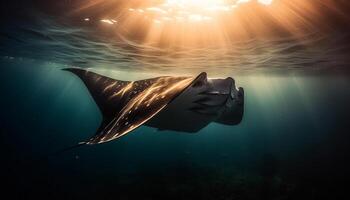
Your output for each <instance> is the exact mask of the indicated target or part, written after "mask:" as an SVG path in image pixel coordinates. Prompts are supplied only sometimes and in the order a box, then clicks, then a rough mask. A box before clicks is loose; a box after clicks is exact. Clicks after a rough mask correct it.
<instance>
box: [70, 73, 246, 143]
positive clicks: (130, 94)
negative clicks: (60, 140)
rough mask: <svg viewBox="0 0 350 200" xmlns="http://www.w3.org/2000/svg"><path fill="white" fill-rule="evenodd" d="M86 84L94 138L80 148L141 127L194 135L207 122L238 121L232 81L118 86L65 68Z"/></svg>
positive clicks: (165, 80) (167, 80) (168, 79)
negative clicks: (94, 109)
mask: <svg viewBox="0 0 350 200" xmlns="http://www.w3.org/2000/svg"><path fill="white" fill-rule="evenodd" d="M63 70H65V71H70V72H72V73H74V74H75V75H77V76H78V77H79V78H80V79H81V80H82V81H83V82H84V84H85V85H86V87H87V89H88V90H89V92H90V94H91V96H92V97H93V99H94V100H95V102H96V104H97V106H98V107H99V109H100V110H101V112H102V115H103V120H102V123H101V125H100V127H99V128H98V130H97V132H96V134H95V135H94V136H93V137H92V138H90V139H89V140H87V141H85V142H81V143H80V144H98V143H104V142H108V141H111V140H114V139H117V138H119V137H121V136H123V135H125V134H127V133H129V132H130V131H132V130H134V129H136V128H138V127H139V126H141V125H147V126H151V127H156V128H158V129H159V130H175V131H183V132H197V131H199V130H200V129H202V128H203V127H205V126H206V125H207V124H209V123H210V122H212V121H215V122H218V123H222V124H228V125H234V124H238V123H239V122H240V121H241V119H242V116H243V89H242V88H240V89H239V90H237V89H236V87H235V84H234V80H233V79H232V78H227V79H209V80H208V79H207V75H206V73H204V72H203V73H201V74H199V75H198V76H197V77H173V76H162V77H157V78H152V79H145V80H139V81H120V80H115V79H112V78H109V77H106V76H102V75H99V74H97V73H94V72H91V71H87V70H85V69H81V68H66V69H63Z"/></svg>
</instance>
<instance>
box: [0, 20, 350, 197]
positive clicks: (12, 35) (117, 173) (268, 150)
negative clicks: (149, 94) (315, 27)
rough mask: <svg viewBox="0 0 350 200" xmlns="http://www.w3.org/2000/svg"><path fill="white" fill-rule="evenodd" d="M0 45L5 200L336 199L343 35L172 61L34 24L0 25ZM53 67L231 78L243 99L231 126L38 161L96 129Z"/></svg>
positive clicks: (147, 134) (184, 54) (85, 99)
mask: <svg viewBox="0 0 350 200" xmlns="http://www.w3.org/2000/svg"><path fill="white" fill-rule="evenodd" d="M0 37H1V40H0V44H1V46H0V56H1V58H0V75H1V84H0V91H1V98H0V105H1V106H2V109H1V112H0V113H1V114H0V117H1V120H0V125H1V126H0V132H1V140H0V141H1V142H0V146H1V158H2V162H1V176H2V177H4V178H3V180H4V181H3V182H4V183H5V184H6V187H5V191H7V192H9V193H10V194H11V195H12V197H13V198H14V199H16V198H18V199H22V198H25V197H29V196H33V197H37V198H40V197H46V198H49V199H62V198H63V199H73V198H75V199H81V198H88V199H160V198H162V199H164V198H165V199H319V198H321V197H328V198H329V199H336V198H337V196H340V194H342V192H344V191H346V190H344V189H343V186H344V185H345V183H346V182H347V181H348V177H349V175H350V174H349V170H348V169H349V167H350V166H349V164H348V162H347V160H348V159H349V157H350V155H349V152H350V151H349V141H350V140H349V139H350V138H349V135H348V132H349V130H350V127H349V122H348V121H349V119H350V114H349V111H350V106H349V102H350V89H349V88H350V78H349V73H348V69H349V60H348V50H349V47H350V46H349V43H348V41H349V34H348V33H346V32H341V31H335V32H333V33H329V34H324V33H322V34H321V33H317V32H314V33H309V34H307V35H305V37H303V38H301V39H299V40H298V41H297V40H295V39H292V38H290V37H286V38H278V39H251V40H249V41H244V42H239V43H235V44H233V45H232V46H231V47H230V48H228V49H227V48H226V49H221V48H216V47H215V46H214V47H208V48H199V49H191V48H187V49H186V48H184V49H182V50H181V51H175V52H174V51H169V49H168V50H164V49H162V48H156V47H152V46H142V45H138V44H137V43H134V42H131V41H128V40H118V41H111V40H108V39H106V37H104V36H101V35H98V36H95V35H94V34H93V33H91V30H90V29H89V28H87V27H81V26H76V25H72V24H67V23H58V22H57V21H56V20H54V19H50V18H49V17H46V18H45V20H41V21H36V20H33V21H30V23H28V21H25V22H23V21H22V20H19V21H16V23H11V24H7V25H6V26H5V25H4V26H3V27H2V29H1V31H0ZM179 57H180V59H179ZM67 66H77V67H85V68H90V69H92V70H95V71H97V72H99V73H102V74H106V75H109V76H112V77H114V78H117V79H118V78H119V79H129V80H137V79H143V78H149V77H154V76H158V75H164V74H168V75H179V74H181V75H183V74H186V75H196V74H197V73H198V72H201V71H207V72H208V74H209V77H227V76H232V77H234V78H235V80H236V84H237V85H238V86H240V87H243V88H244V89H245V95H246V97H245V100H246V102H245V113H244V118H243V121H242V123H241V124H239V125H237V126H225V125H219V124H215V123H211V124H210V125H208V126H207V127H206V128H205V129H203V130H201V131H200V132H198V133H197V134H187V133H180V132H171V131H157V130H156V129H153V128H149V127H141V128H139V129H137V130H135V131H133V132H132V133H130V134H128V135H126V136H124V137H122V138H120V139H118V140H116V141H113V142H110V143H107V144H102V145H94V146H86V147H81V148H78V149H74V150H71V151H68V152H64V153H62V154H59V155H52V156H48V155H51V154H52V153H54V152H56V151H58V150H60V149H62V148H65V147H67V146H70V145H73V144H76V143H77V142H79V141H82V140H85V139H87V138H89V137H90V136H92V135H93V134H94V133H95V130H96V129H97V128H98V126H99V124H100V121H101V114H100V112H99V110H98V108H97V106H96V104H95V103H94V101H93V99H92V98H91V96H90V94H89V93H88V91H87V89H86V88H85V86H84V85H83V83H82V82H81V81H80V80H79V79H78V78H76V77H75V76H73V75H72V74H70V73H67V72H64V71H62V70H61V69H62V68H64V67H67ZM179 66H181V68H180V67H179ZM174 120H176V119H174ZM5 193H6V192H5Z"/></svg>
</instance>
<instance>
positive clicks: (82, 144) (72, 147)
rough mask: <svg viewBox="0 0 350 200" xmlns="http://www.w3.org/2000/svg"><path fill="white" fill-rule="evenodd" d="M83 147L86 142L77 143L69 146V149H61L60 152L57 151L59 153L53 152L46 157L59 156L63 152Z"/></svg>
mask: <svg viewBox="0 0 350 200" xmlns="http://www.w3.org/2000/svg"><path fill="white" fill-rule="evenodd" d="M84 145H86V142H79V143H78V144H76V145H73V146H70V147H66V148H64V149H61V150H59V151H56V152H53V153H51V154H49V155H48V156H47V157H51V156H57V155H61V154H62V153H65V152H67V151H70V150H72V149H76V148H78V147H81V146H84Z"/></svg>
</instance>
